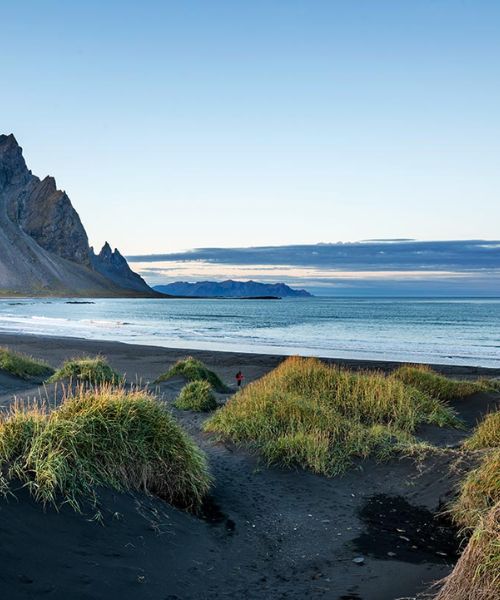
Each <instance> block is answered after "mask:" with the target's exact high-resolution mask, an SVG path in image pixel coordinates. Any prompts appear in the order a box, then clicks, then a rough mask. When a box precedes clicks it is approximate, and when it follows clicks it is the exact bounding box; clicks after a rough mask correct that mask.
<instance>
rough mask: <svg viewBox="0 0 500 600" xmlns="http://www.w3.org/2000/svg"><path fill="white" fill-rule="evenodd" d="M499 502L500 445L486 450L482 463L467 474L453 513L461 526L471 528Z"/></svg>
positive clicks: (452, 509)
mask: <svg viewBox="0 0 500 600" xmlns="http://www.w3.org/2000/svg"><path fill="white" fill-rule="evenodd" d="M497 502H500V447H499V448H494V449H493V450H488V451H486V452H485V453H484V456H483V458H482V460H481V463H480V465H479V466H478V467H477V468H476V469H473V470H472V471H470V472H469V473H468V474H467V475H466V477H465V479H464V481H463V482H462V484H461V486H460V492H459V495H458V498H457V500H456V501H455V502H454V503H453V504H452V506H451V514H452V516H453V519H454V520H455V522H456V523H457V524H458V525H459V526H461V527H463V528H465V529H469V530H470V529H473V528H474V527H476V525H477V524H478V523H479V521H480V519H481V518H482V517H484V516H485V514H486V513H487V512H488V511H489V510H490V509H491V508H492V507H493V506H494V505H495V504H496V503H497Z"/></svg>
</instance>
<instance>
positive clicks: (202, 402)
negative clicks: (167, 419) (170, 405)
mask: <svg viewBox="0 0 500 600" xmlns="http://www.w3.org/2000/svg"><path fill="white" fill-rule="evenodd" d="M174 405H175V407H176V408H179V409H181V410H194V411H198V412H209V411H211V410H215V409H216V408H217V401H216V400H215V396H214V394H213V392H212V386H211V385H210V383H208V381H191V382H189V383H188V384H186V385H185V386H184V387H183V388H182V390H181V393H180V394H179V397H178V398H177V400H176V401H175V403H174Z"/></svg>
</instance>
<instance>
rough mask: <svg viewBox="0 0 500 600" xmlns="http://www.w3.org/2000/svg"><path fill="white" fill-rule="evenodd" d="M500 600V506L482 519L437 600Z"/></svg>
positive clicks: (497, 505) (498, 504)
mask: <svg viewBox="0 0 500 600" xmlns="http://www.w3.org/2000/svg"><path fill="white" fill-rule="evenodd" d="M498 598H500V502H499V503H497V504H496V505H495V506H493V507H491V508H490V510H489V511H488V512H487V513H486V514H485V515H484V516H482V517H481V518H480V520H479V522H478V524H477V526H476V528H475V530H474V532H473V533H472V535H471V537H470V539H469V543H468V544H467V546H466V548H465V550H464V552H463V553H462V556H461V557H460V559H459V561H458V562H457V564H456V565H455V568H454V569H453V571H452V572H451V574H450V575H449V576H448V577H447V578H446V579H445V580H444V584H443V586H442V588H441V590H440V591H439V593H438V594H437V596H436V600H498Z"/></svg>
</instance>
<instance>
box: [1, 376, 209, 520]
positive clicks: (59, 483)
mask: <svg viewBox="0 0 500 600" xmlns="http://www.w3.org/2000/svg"><path fill="white" fill-rule="evenodd" d="M13 481H14V482H21V483H22V484H24V485H26V486H27V487H28V488H29V490H30V492H31V494H32V495H33V497H34V498H35V499H36V500H38V501H40V502H43V503H53V504H56V505H57V504H58V503H59V502H68V503H69V504H70V505H71V506H73V507H74V508H75V509H76V510H80V502H81V501H82V500H91V501H95V500H96V495H95V491H96V488H97V487H99V486H108V487H112V488H115V489H118V490H139V489H142V490H145V491H148V492H151V493H153V494H156V495H158V496H160V497H162V498H164V499H165V500H167V501H168V502H171V503H172V504H175V505H176V506H180V507H183V508H190V509H191V508H193V509H194V508H196V507H198V506H199V505H200V503H201V501H202V498H203V496H204V495H205V494H206V492H207V491H208V487H209V475H208V471H207V464H206V460H205V457H204V455H203V454H202V453H201V451H200V450H199V449H198V448H197V447H196V446H195V444H194V443H193V442H192V441H191V439H190V438H189V437H188V436H187V435H186V434H185V433H184V431H183V430H182V429H181V428H180V427H179V426H178V425H177V424H176V422H175V421H174V420H173V418H172V417H171V415H170V414H169V413H168V411H167V410H166V409H165V408H164V407H163V406H162V405H161V404H160V403H158V402H157V401H156V400H155V399H154V398H153V397H152V396H150V395H148V394H147V393H146V392H142V391H135V392H128V393H127V392H126V391H124V390H123V389H119V388H118V389H117V388H112V387H110V386H105V387H101V388H97V389H92V390H87V391H85V390H83V388H82V389H81V391H79V392H77V393H76V394H75V395H74V396H70V397H68V398H67V399H66V400H65V401H64V402H63V404H61V405H60V406H59V407H58V408H57V409H55V410H53V411H52V412H46V411H44V410H43V408H41V407H39V406H38V407H37V406H33V405H31V406H27V405H17V406H15V407H14V408H13V409H12V410H11V411H10V412H9V413H8V414H7V415H6V416H4V417H2V419H1V420H0V488H2V489H3V492H4V493H7V492H8V491H9V489H10V487H11V484H12V482H13Z"/></svg>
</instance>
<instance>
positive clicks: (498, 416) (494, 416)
mask: <svg viewBox="0 0 500 600" xmlns="http://www.w3.org/2000/svg"><path fill="white" fill-rule="evenodd" d="M495 447H500V411H496V412H493V413H490V414H489V415H486V417H485V418H484V419H483V420H482V421H481V423H479V425H478V426H477V427H476V428H475V429H474V431H473V432H472V435H471V436H470V438H469V439H468V440H466V441H465V443H464V448H466V449H467V450H480V449H482V448H495ZM499 478H500V474H499Z"/></svg>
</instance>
